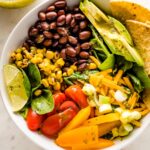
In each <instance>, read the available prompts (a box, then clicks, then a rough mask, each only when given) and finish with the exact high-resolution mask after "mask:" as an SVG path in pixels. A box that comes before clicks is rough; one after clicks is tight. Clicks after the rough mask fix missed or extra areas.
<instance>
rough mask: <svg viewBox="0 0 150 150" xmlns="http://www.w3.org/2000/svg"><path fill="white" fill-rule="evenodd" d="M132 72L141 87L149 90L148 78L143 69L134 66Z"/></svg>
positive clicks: (149, 81)
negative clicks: (140, 83)
mask: <svg viewBox="0 0 150 150" xmlns="http://www.w3.org/2000/svg"><path fill="white" fill-rule="evenodd" d="M133 71H134V72H135V74H136V76H137V77H138V78H139V79H140V81H141V82H142V85H143V86H144V87H145V88H150V78H149V77H148V75H147V73H146V72H145V70H144V68H143V67H139V66H134V67H133Z"/></svg>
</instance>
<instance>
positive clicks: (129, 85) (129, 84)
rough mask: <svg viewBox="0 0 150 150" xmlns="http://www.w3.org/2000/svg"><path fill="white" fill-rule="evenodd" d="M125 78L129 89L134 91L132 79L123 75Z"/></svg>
mask: <svg viewBox="0 0 150 150" xmlns="http://www.w3.org/2000/svg"><path fill="white" fill-rule="evenodd" d="M123 80H124V82H125V84H126V85H127V87H128V88H129V89H131V90H132V91H134V88H133V85H132V83H131V81H130V79H129V78H128V77H123Z"/></svg>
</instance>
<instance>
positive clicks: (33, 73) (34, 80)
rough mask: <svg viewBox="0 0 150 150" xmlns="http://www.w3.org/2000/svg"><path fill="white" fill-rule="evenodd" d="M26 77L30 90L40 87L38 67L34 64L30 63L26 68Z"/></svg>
mask: <svg viewBox="0 0 150 150" xmlns="http://www.w3.org/2000/svg"><path fill="white" fill-rule="evenodd" d="M28 77H29V80H30V83H31V86H32V88H36V87H39V85H41V74H40V71H39V69H38V67H37V66H36V65H35V64H32V63H30V64H29V66H28Z"/></svg>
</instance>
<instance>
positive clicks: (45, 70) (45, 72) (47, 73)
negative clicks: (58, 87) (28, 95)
mask: <svg viewBox="0 0 150 150" xmlns="http://www.w3.org/2000/svg"><path fill="white" fill-rule="evenodd" d="M42 70H43V71H44V74H45V75H50V74H51V70H50V69H49V68H45V67H44V68H43V69H42Z"/></svg>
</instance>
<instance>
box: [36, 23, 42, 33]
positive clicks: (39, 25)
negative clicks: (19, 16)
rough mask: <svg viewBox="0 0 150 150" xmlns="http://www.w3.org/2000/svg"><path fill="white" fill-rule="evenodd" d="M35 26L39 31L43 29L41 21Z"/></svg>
mask: <svg viewBox="0 0 150 150" xmlns="http://www.w3.org/2000/svg"><path fill="white" fill-rule="evenodd" d="M35 27H36V28H37V29H38V30H39V31H42V27H41V22H37V23H35Z"/></svg>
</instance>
